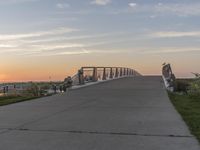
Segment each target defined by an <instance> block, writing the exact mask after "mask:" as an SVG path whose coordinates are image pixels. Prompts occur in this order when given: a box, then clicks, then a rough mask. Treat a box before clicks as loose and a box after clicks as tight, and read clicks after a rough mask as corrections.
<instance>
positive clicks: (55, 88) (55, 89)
mask: <svg viewBox="0 0 200 150" xmlns="http://www.w3.org/2000/svg"><path fill="white" fill-rule="evenodd" d="M53 90H54V93H55V94H56V91H57V87H56V85H55V84H54V85H53Z"/></svg>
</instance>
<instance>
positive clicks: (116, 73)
mask: <svg viewBox="0 0 200 150" xmlns="http://www.w3.org/2000/svg"><path fill="white" fill-rule="evenodd" d="M118 71H119V70H118V68H116V70H115V78H118V76H119V72H118Z"/></svg>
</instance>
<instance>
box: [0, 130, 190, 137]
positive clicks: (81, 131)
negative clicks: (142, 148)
mask: <svg viewBox="0 0 200 150" xmlns="http://www.w3.org/2000/svg"><path fill="white" fill-rule="evenodd" d="M7 131H30V132H55V133H73V134H96V135H119V136H144V137H174V138H194V136H192V135H174V134H141V133H131V132H130V133H128V132H105V131H84V130H34V129H27V128H9V129H7ZM0 134H1V133H0Z"/></svg>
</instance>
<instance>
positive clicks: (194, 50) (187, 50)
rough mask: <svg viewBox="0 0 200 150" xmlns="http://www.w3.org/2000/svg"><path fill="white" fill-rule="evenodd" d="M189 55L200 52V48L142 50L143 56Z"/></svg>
mask: <svg viewBox="0 0 200 150" xmlns="http://www.w3.org/2000/svg"><path fill="white" fill-rule="evenodd" d="M183 52H185V53H187V52H200V48H197V47H188V48H183V47H167V48H159V49H157V50H149V49H148V50H141V51H140V53H142V54H170V53H183Z"/></svg>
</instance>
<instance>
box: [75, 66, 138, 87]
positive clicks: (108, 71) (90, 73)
mask: <svg viewBox="0 0 200 150" xmlns="http://www.w3.org/2000/svg"><path fill="white" fill-rule="evenodd" d="M140 75H141V74H139V73H138V72H137V71H135V70H133V69H130V68H124V67H81V69H79V70H78V73H77V74H76V75H74V76H73V77H72V81H73V85H82V84H85V83H88V82H97V81H103V80H110V79H116V78H121V77H129V76H140Z"/></svg>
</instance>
